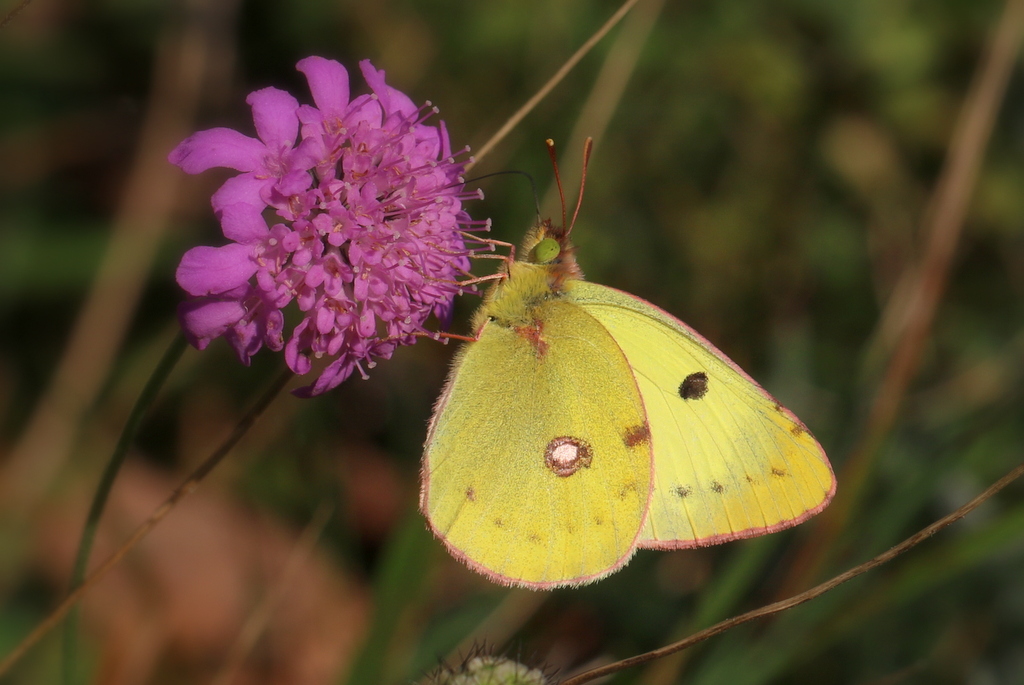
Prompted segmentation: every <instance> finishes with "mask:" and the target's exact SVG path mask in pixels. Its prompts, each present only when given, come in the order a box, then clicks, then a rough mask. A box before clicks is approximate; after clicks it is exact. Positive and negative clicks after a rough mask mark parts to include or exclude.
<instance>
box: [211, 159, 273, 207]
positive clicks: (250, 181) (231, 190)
mask: <svg viewBox="0 0 1024 685" xmlns="http://www.w3.org/2000/svg"><path fill="white" fill-rule="evenodd" d="M264 151H266V149H265V148H264ZM273 183H274V179H266V178H257V176H256V175H255V174H239V175H238V176H232V177H231V178H229V179H228V180H226V181H224V185H222V186H221V187H220V188H218V189H217V192H215V193H214V194H213V197H212V198H210V204H212V205H213V211H214V212H217V211H220V210H221V209H223V208H224V207H227V206H228V205H234V204H238V203H239V202H244V203H246V204H249V205H252V206H253V207H256V208H258V209H259V210H260V211H262V210H263V209H264V208H265V207H266V203H265V202H264V201H263V199H262V198H261V197H260V193H261V192H262V190H263V189H264V188H265V187H267V186H270V185H272V184H273Z"/></svg>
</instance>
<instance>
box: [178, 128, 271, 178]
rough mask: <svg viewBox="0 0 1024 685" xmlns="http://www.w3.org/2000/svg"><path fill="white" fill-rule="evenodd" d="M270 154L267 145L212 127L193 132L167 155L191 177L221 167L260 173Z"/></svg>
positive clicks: (231, 131)
mask: <svg viewBox="0 0 1024 685" xmlns="http://www.w3.org/2000/svg"><path fill="white" fill-rule="evenodd" d="M266 153H267V149H266V146H265V145H264V144H263V143H261V142H260V141H258V140H256V139H255V138H250V137H249V136H245V135H242V134H241V133H239V132H238V131H234V130H232V129H230V128H211V129H209V130H207V131H199V132H198V133H193V134H192V135H190V136H189V137H188V138H186V139H185V140H183V141H181V143H179V144H178V147H176V148H174V149H173V150H171V154H169V155H167V161H169V162H170V163H171V164H176V165H178V166H179V167H181V169H182V170H183V171H184V172H185V173H187V174H198V173H200V172H203V171H206V170H207V169H212V168H213V167H218V166H222V167H227V168H228V169H237V170H238V171H256V170H257V169H262V168H263V158H264V156H266Z"/></svg>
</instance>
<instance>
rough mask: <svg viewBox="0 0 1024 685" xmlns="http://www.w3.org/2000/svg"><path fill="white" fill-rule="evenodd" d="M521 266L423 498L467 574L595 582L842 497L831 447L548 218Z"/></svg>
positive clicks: (460, 395)
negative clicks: (584, 266)
mask: <svg viewBox="0 0 1024 685" xmlns="http://www.w3.org/2000/svg"><path fill="white" fill-rule="evenodd" d="M523 251H524V252H525V254H526V255H527V257H526V259H524V260H519V261H511V262H508V263H507V264H506V266H505V277H504V278H503V279H502V280H500V281H499V282H498V283H497V284H496V285H495V286H494V287H493V288H492V289H491V290H490V292H489V293H488V294H487V296H486V298H485V300H484V303H483V305H482V306H481V308H480V310H479V311H478V312H477V314H476V316H475V318H474V322H473V328H474V330H475V331H476V339H475V340H474V341H473V342H471V343H467V344H466V345H465V346H464V347H463V348H462V349H461V350H460V351H459V353H458V356H457V357H456V360H455V362H454V364H453V367H452V371H451V374H450V376H449V378H448V382H447V384H446V386H445V390H444V392H443V393H442V395H441V397H440V399H439V400H438V402H437V406H436V408H435V410H434V416H433V418H432V419H431V422H430V429H429V434H428V436H427V442H426V448H425V453H424V460H423V485H422V491H421V494H420V507H421V509H422V511H423V513H424V514H425V515H426V517H427V520H428V521H429V523H430V527H431V529H432V530H433V532H434V534H435V535H436V536H437V537H439V538H440V539H441V540H442V541H443V542H444V543H445V545H446V546H447V547H448V549H449V551H450V552H451V553H452V554H453V555H454V556H455V557H456V558H458V559H460V560H462V561H463V562H465V563H466V564H467V565H468V566H469V567H470V568H472V569H474V570H476V571H479V572H481V573H483V574H485V575H486V576H488V577H489V578H491V579H492V580H494V581H496V582H500V583H504V584H509V585H520V586H524V587H530V588H534V589H545V588H552V587H558V586H563V585H580V584H583V583H588V582H591V581H594V580H597V579H599V578H602V577H604V576H606V575H607V574H609V573H612V572H613V571H616V570H618V569H619V568H621V567H622V566H623V565H625V563H626V562H627V561H629V559H630V557H631V556H632V555H633V553H634V552H635V551H636V549H637V548H640V547H649V548H658V549H680V548H686V547H696V546H702V545H711V544H715V543H719V542H725V541H727V540H735V539H738V538H746V537H753V536H756V535H762V534H765V533H770V532H774V531H777V530H781V529H783V528H788V527H790V526H793V525H796V524H798V523H800V522H802V521H804V520H806V519H807V518H809V517H811V516H813V515H814V514H816V513H818V512H819V511H821V510H822V509H823V508H824V507H825V506H826V505H827V504H828V502H829V500H830V499H831V497H832V495H833V493H834V492H835V478H834V476H833V474H832V469H831V467H830V465H829V463H828V459H827V458H826V457H825V453H824V451H823V450H822V449H821V447H820V445H818V443H817V441H816V440H815V439H814V437H813V436H811V434H810V432H808V430H807V428H806V427H805V426H804V425H803V424H802V423H801V422H800V421H799V419H797V418H796V417H795V416H794V415H793V414H792V413H791V412H789V411H788V410H787V409H785V408H784V407H782V406H781V405H780V404H779V403H778V402H776V401H775V399H774V398H772V397H771V396H770V395H769V394H768V393H766V392H765V391H764V390H763V389H761V387H760V386H758V385H757V383H755V382H754V381H753V380H752V379H751V378H750V377H749V376H747V375H746V374H745V373H744V372H743V371H742V370H741V369H740V368H739V367H738V366H736V365H735V364H733V363H732V362H731V361H730V360H729V359H728V358H727V357H726V356H725V355H724V354H722V353H721V352H719V351H718V350H717V349H715V347H714V346H713V345H711V343H709V342H708V341H707V340H705V339H704V338H702V337H701V336H700V335H698V334H697V333H696V332H694V331H693V330H692V329H690V328H689V327H687V326H686V325H685V324H683V323H682V322H681V321H679V320H677V319H675V318H674V317H672V316H671V315H669V314H667V313H665V312H664V311H662V310H660V309H658V308H657V307H655V306H654V305H652V304H650V303H648V302H646V301H644V300H642V299H640V298H637V297H634V296H632V295H629V294H627V293H624V292H621V291H618V290H615V289H613V288H608V287H605V286H601V285H597V284H593V283H588V282H586V281H584V280H583V279H582V274H581V273H580V271H579V268H578V267H577V265H576V261H575V258H574V251H575V248H573V247H572V245H571V243H570V242H569V238H568V235H567V231H565V230H564V229H563V228H561V227H556V226H553V225H552V224H551V223H550V222H543V223H541V224H540V225H539V226H537V227H535V228H534V229H533V230H531V231H530V233H529V234H528V235H527V237H526V240H525V241H524V245H523Z"/></svg>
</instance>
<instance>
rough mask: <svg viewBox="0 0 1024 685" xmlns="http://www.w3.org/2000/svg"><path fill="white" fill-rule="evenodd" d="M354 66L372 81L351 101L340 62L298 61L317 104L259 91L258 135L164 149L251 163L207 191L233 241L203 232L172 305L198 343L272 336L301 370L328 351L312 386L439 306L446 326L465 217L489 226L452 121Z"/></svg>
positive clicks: (245, 352)
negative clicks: (467, 206)
mask: <svg viewBox="0 0 1024 685" xmlns="http://www.w3.org/2000/svg"><path fill="white" fill-rule="evenodd" d="M359 66H360V68H361V70H362V72H363V76H364V78H365V79H366V82H367V83H368V84H369V86H370V88H371V89H372V91H373V92H372V93H371V94H367V95H360V96H357V97H355V98H354V99H351V100H350V99H349V83H348V73H347V72H346V71H345V68H344V67H342V66H341V65H340V64H338V63H337V62H334V61H332V60H327V59H324V58H322V57H307V58H306V59H304V60H302V61H300V62H299V63H298V65H297V68H298V70H299V71H301V72H302V73H303V74H305V76H306V80H307V81H308V82H309V89H310V92H311V93H312V95H313V102H314V103H315V106H311V105H300V104H299V103H298V101H297V100H296V99H295V98H293V97H292V96H291V95H289V94H288V93H285V92H284V91H281V90H278V89H276V88H264V89H262V90H258V91H256V92H254V93H250V95H249V97H248V98H246V102H248V103H249V105H251V106H252V114H253V121H254V123H255V127H256V134H257V135H258V136H259V138H258V139H256V138H250V137H248V136H246V135H243V134H241V133H239V132H238V131H233V130H231V129H227V128H215V129H210V130H208V131H200V132H199V133H196V134H194V135H192V136H190V137H188V138H186V139H185V140H184V141H182V143H181V144H180V145H178V147H176V148H175V149H174V150H173V151H172V152H171V154H170V156H169V157H168V159H169V160H170V161H171V162H172V163H173V164H176V165H178V166H179V167H181V168H182V169H183V170H184V171H185V172H187V173H190V174H197V173H200V172H202V171H206V170H207V169H211V168H213V167H228V168H230V169H235V170H237V171H240V172H242V173H241V174H240V175H238V176H234V177H232V178H230V179H228V180H227V182H225V183H224V185H223V186H221V188H220V189H219V190H218V191H217V192H216V193H214V195H213V198H212V204H213V209H214V214H215V215H216V216H217V218H218V219H219V220H220V224H221V228H222V230H223V232H224V236H225V237H226V238H227V239H228V240H229V241H231V242H229V243H228V244H227V245H223V246H221V247H205V246H201V247H194V248H192V249H191V250H189V251H188V252H186V253H185V255H184V256H183V257H182V259H181V263H180V264H179V265H178V270H177V274H176V277H177V280H178V284H179V285H180V286H181V287H182V288H184V289H185V291H186V292H187V293H188V294H189V295H191V296H192V297H191V299H189V300H187V301H186V302H183V303H182V305H181V306H180V308H179V312H178V314H179V318H180V320H181V325H182V328H183V329H184V331H185V334H186V336H187V337H188V339H189V341H190V342H191V343H192V344H193V345H195V346H196V347H198V348H199V349H203V348H205V347H206V346H207V345H209V344H210V341H212V340H213V339H214V338H218V337H224V338H225V339H226V340H227V341H228V343H229V344H230V345H231V346H232V348H233V349H234V350H235V352H236V354H237V355H238V358H239V359H240V360H241V361H242V363H244V364H248V363H249V360H250V358H251V357H252V355H254V354H255V353H256V352H258V351H259V350H260V348H261V347H263V345H266V346H267V347H269V348H270V349H272V350H284V357H285V360H286V362H287V364H288V366H289V368H291V369H292V371H294V372H295V373H298V374H305V373H308V372H309V371H310V370H311V369H312V366H313V363H312V359H313V358H319V357H328V358H331V359H332V361H331V362H330V363H329V364H328V365H327V367H326V368H325V369H323V370H322V371H321V372H320V376H319V377H318V378H317V379H316V381H314V382H313V383H312V384H311V385H309V386H307V387H305V388H303V389H302V390H301V391H300V392H299V393H298V394H302V395H305V396H311V395H318V394H320V393H322V392H325V391H327V390H330V389H331V388H333V387H335V386H336V385H338V384H339V383H341V382H342V381H343V380H345V379H346V378H348V376H349V375H351V374H352V372H353V371H354V370H356V369H358V370H359V372H360V374H362V375H363V376H364V377H365V375H366V372H365V369H364V368H363V367H364V365H365V366H366V367H368V368H369V367H373V365H374V362H373V361H372V360H373V358H375V357H380V358H385V359H386V358H388V357H390V356H391V354H392V353H393V352H394V351H395V349H396V348H397V346H398V345H400V344H411V343H413V342H415V335H416V334H419V333H427V332H428V331H427V329H426V328H425V327H424V326H425V322H426V320H427V318H428V317H429V316H430V315H431V314H433V315H435V316H436V317H437V319H438V320H439V322H440V324H441V326H442V327H446V326H447V325H448V323H449V320H450V318H451V311H452V302H453V299H454V297H455V295H457V294H459V293H460V292H461V288H460V286H459V285H458V283H457V282H458V280H459V279H460V278H461V277H463V276H465V275H466V274H468V273H469V256H470V255H471V254H472V253H473V251H474V250H475V249H476V248H470V247H467V245H466V239H465V233H464V232H465V231H473V230H487V228H488V226H489V222H486V221H484V222H476V221H472V220H471V219H470V217H469V215H468V214H467V213H466V212H465V210H464V209H463V208H462V204H463V202H464V201H465V200H468V199H476V198H478V197H480V195H479V193H476V192H467V191H466V190H465V188H464V181H463V179H462V177H461V174H462V171H463V168H464V162H463V161H456V160H455V158H454V157H453V155H452V151H451V144H450V142H449V140H448V133H447V131H446V130H445V128H444V123H443V122H442V123H440V124H439V125H438V126H436V127H435V126H430V125H427V124H425V123H424V121H425V120H426V119H428V118H429V117H430V116H432V115H433V114H435V113H436V111H437V110H436V109H435V108H433V107H431V106H430V103H427V104H426V105H424V106H423V107H417V106H416V105H415V104H413V102H412V100H410V99H409V98H408V97H407V96H406V95H404V94H403V93H401V92H399V91H397V90H395V89H394V88H392V87H390V86H388V85H387V84H385V82H384V72H383V71H377V70H376V69H374V68H373V66H372V65H371V64H370V63H369V62H368V61H363V62H361V63H360V65H359ZM464 152H466V150H463V151H462V153H464ZM462 153H460V154H462ZM292 303H294V308H293V309H297V310H298V311H297V314H289V315H288V318H289V320H290V321H294V320H296V319H298V323H297V324H295V325H294V326H293V327H292V328H291V331H290V332H288V331H286V324H285V313H284V308H285V307H288V306H289V305H291V304H292Z"/></svg>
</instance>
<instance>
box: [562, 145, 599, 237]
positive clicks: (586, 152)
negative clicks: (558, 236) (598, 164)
mask: <svg viewBox="0 0 1024 685" xmlns="http://www.w3.org/2000/svg"><path fill="white" fill-rule="evenodd" d="M593 150H594V139H593V138H590V137H589V136H588V137H587V140H586V142H584V143H583V173H582V174H581V175H580V196H579V197H578V198H577V199H576V211H574V212H573V213H572V223H570V224H569V230H567V231H566V232H565V234H566V235H569V234H570V233H572V227H573V226H575V225H576V217H577V216H579V215H580V206H581V205H582V204H583V188H585V187H586V185H587V165H589V164H590V153H591V152H592V151H593ZM562 207H563V211H564V207H565V202H564V201H563V202H562Z"/></svg>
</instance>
